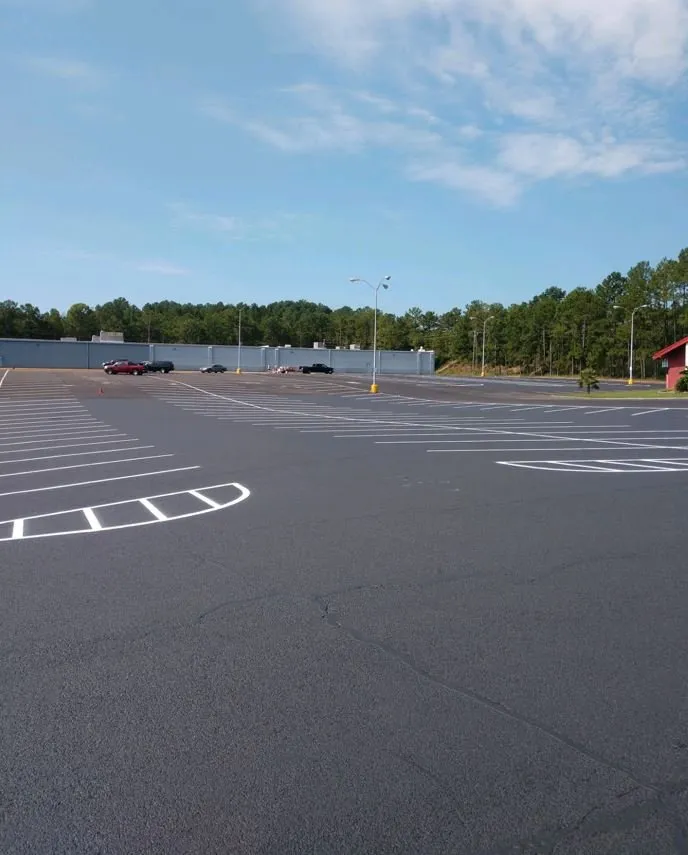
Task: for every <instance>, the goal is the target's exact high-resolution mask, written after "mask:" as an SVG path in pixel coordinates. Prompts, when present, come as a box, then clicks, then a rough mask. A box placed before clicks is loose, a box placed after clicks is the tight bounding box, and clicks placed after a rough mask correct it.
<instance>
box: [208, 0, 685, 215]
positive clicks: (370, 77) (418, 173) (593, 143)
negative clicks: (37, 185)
mask: <svg viewBox="0 0 688 855" xmlns="http://www.w3.org/2000/svg"><path fill="white" fill-rule="evenodd" d="M261 2H262V7H263V9H266V8H267V10H268V11H269V12H270V16H269V17H270V20H271V21H272V22H273V23H274V22H275V21H277V22H279V23H282V24H287V25H288V26H286V27H284V28H283V29H284V33H285V34H287V35H285V37H288V34H290V33H293V32H294V31H295V30H296V31H297V32H298V33H299V34H300V39H301V46H302V47H303V45H307V46H308V47H309V49H310V50H311V51H313V52H317V53H320V54H322V57H323V59H324V60H325V61H326V62H328V63H330V64H333V65H338V66H339V74H340V79H341V80H342V82H341V85H340V86H338V87H326V86H322V85H319V84H318V83H317V82H309V83H305V84H303V83H302V84H298V85H295V86H290V87H287V88H285V89H283V90H282V95H283V98H282V101H281V102H280V104H279V108H280V114H282V113H283V111H284V107H285V104H287V105H288V101H285V100H284V99H285V97H286V98H291V99H292V104H291V110H290V112H289V114H288V116H287V117H286V118H281V119H276V118H275V117H274V115H273V116H270V115H269V114H266V112H265V111H264V112H262V113H261V114H256V113H253V114H251V115H245V114H238V113H236V112H235V111H234V109H233V107H232V106H231V105H229V104H226V103H225V102H223V101H221V100H220V101H216V102H215V103H213V104H212V105H211V107H210V108H209V107H208V105H207V104H206V108H205V112H206V113H207V114H208V115H212V116H213V117H214V118H215V119H217V120H220V121H223V122H226V123H229V124H232V125H235V126H238V127H241V128H243V129H244V130H245V131H246V132H248V133H250V134H252V135H253V136H254V137H256V138H257V139H259V140H261V141H262V142H263V143H265V144H267V145H270V146H272V147H274V148H277V149H280V150H281V151H283V152H285V153H292V154H300V153H301V154H303V153H312V152H327V151H331V152H337V151H338V152H340V153H345V154H348V155H355V154H358V153H359V152H361V151H363V150H365V149H367V148H378V149H381V150H382V149H385V150H388V151H389V152H390V153H392V154H393V155H394V156H395V157H396V158H397V159H398V160H399V161H400V163H399V167H400V169H401V170H402V171H403V172H404V174H406V175H407V176H408V177H409V178H411V179H412V180H424V181H432V182H434V183H441V184H444V185H446V186H448V187H453V188H455V189H458V190H462V191H465V192H469V193H473V194H477V195H480V196H483V197H484V198H485V199H487V200H488V201H489V202H490V203H493V204H505V203H513V202H514V201H515V200H516V199H517V197H518V195H519V193H520V192H521V191H522V190H523V189H525V188H527V186H528V185H529V184H532V183H534V182H537V181H544V180H564V179H568V180H571V179H575V178H576V177H579V176H582V177H593V178H596V179H598V180H604V179H613V178H618V177H620V176H626V175H634V174H635V175H642V174H653V173H658V172H669V171H672V170H680V169H685V167H686V148H687V147H688V141H687V140H683V141H681V140H677V139H676V138H673V137H672V134H671V133H670V131H669V128H670V126H671V123H670V121H668V119H669V104H670V101H671V98H672V96H673V94H674V92H678V91H679V87H680V85H681V84H682V82H684V81H685V76H686V70H687V69H688V0H606V3H605V2H600V0H328V2H323V0H261ZM351 80H355V85H351V84H350V83H349V81H351Z"/></svg>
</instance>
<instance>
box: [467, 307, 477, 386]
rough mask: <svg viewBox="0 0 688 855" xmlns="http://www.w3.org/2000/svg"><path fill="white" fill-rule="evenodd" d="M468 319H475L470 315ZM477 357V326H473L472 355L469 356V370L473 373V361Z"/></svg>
mask: <svg viewBox="0 0 688 855" xmlns="http://www.w3.org/2000/svg"><path fill="white" fill-rule="evenodd" d="M469 320H470V321H477V320H478V319H477V318H475V317H472V316H471V317H470V318H469ZM477 358H478V328H477V327H473V356H472V357H471V371H472V372H473V373H474V374H475V363H476V361H477Z"/></svg>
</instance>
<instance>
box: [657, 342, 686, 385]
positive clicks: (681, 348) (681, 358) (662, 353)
mask: <svg viewBox="0 0 688 855" xmlns="http://www.w3.org/2000/svg"><path fill="white" fill-rule="evenodd" d="M652 358H653V359H661V360H662V368H666V369H667V375H666V388H667V390H671V389H673V388H674V386H676V381H677V380H678V378H679V377H680V375H681V372H682V371H685V369H686V368H688V335H687V336H686V337H685V338H682V339H679V341H675V342H674V343H673V344H669V345H667V346H666V347H664V348H662V350H658V351H657V353H654V354H653V355H652Z"/></svg>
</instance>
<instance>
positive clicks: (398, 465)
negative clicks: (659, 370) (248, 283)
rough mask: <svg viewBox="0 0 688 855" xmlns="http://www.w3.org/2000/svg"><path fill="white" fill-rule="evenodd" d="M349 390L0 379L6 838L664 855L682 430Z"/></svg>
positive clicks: (238, 382) (465, 389)
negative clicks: (647, 854)
mask: <svg viewBox="0 0 688 855" xmlns="http://www.w3.org/2000/svg"><path fill="white" fill-rule="evenodd" d="M283 381H284V382H283ZM368 382H369V381H368V380H367V378H343V377H334V378H331V377H315V376H312V377H307V378H306V377H298V376H297V377H290V376H286V377H272V376H269V377H268V376H258V375H256V376H251V375H242V376H240V377H237V376H234V375H224V376H213V377H202V376H200V375H186V374H175V375H170V376H169V377H160V376H151V377H141V378H134V377H113V378H104V377H103V376H101V375H100V374H98V373H97V372H31V371H16V372H10V373H8V374H7V376H6V377H5V379H4V381H3V383H2V386H0V584H1V585H2V592H3V596H2V597H0V655H1V660H0V661H1V662H2V677H1V678H0V679H1V680H2V683H1V684H0V689H1V691H0V698H1V699H2V700H1V704H2V714H1V715H0V743H1V744H2V745H3V750H2V752H0V851H2V852H3V853H5V852H7V853H13V855H14V853H32V855H33V853H62V852H70V853H71V852H75V853H82V852H84V853H91V852H102V853H131V852H146V853H184V854H185V855H186V853H218V855H220V853H266V854H267V853H302V852H309V853H310V852H312V853H316V852H317V853H320V852H322V853H342V854H343V855H344V853H346V855H348V854H349V853H376V855H377V854H378V853H384V855H386V853H406V852H408V853H423V855H425V853H442V855H446V853H466V855H483V854H484V855H487V854H488V853H490V855H492V853H494V855H506V853H516V852H518V853H538V855H539V853H542V855H544V853H555V855H562V853H565V855H568V853H571V855H573V853H576V855H578V854H579V853H586V855H588V853H591V854H592V855H598V853H600V855H602V853H604V855H617V853H639V855H640V853H652V855H663V853H685V852H688V820H687V817H688V718H687V715H686V711H687V709H688V708H687V706H686V693H685V686H686V685H688V653H686V650H687V646H686V629H685V613H686V607H687V606H688V584H687V583H686V575H685V536H684V532H683V527H684V526H683V514H682V505H683V502H684V496H685V487H686V483H687V481H688V410H687V409H684V408H683V407H681V406H677V407H673V406H669V405H662V406H659V405H654V404H653V405H650V404H648V403H647V402H642V401H623V402H618V405H617V402H614V403H613V404H609V403H607V404H606V405H605V404H604V403H602V402H600V403H593V402H590V403H588V402H585V401H582V402H581V401H574V400H559V399H557V400H552V399H549V398H544V396H543V395H542V394H541V393H538V394H537V395H535V394H534V393H532V391H531V390H530V388H529V387H522V389H521V391H520V392H518V391H514V390H515V389H516V387H509V392H508V394H500V392H499V390H498V389H495V388H493V386H489V388H488V387H480V386H477V384H473V385H471V384H468V385H466V386H461V385H459V384H455V388H453V389H451V390H450V391H448V392H441V393H439V394H437V393H435V392H434V389H435V386H436V385H438V384H434V383H433V382H432V381H429V382H427V383H423V382H421V383H419V384H418V385H413V386H412V387H411V385H410V383H408V382H406V381H398V382H394V381H391V380H390V381H387V380H383V381H381V389H382V392H383V394H381V395H378V396H371V395H368V394H367V393H366V391H365V390H366V387H367V383H368ZM481 390H482V391H481Z"/></svg>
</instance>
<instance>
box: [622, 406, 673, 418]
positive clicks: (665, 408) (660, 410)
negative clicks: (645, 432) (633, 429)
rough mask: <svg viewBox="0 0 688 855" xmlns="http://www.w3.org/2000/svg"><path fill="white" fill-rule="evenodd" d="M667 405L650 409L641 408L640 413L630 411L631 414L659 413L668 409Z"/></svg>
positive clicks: (646, 414) (647, 414)
mask: <svg viewBox="0 0 688 855" xmlns="http://www.w3.org/2000/svg"><path fill="white" fill-rule="evenodd" d="M668 409H669V407H653V408H652V409H651V410H642V412H640V413H631V415H632V416H649V415H651V414H652V413H661V412H664V411H665V410H668Z"/></svg>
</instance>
